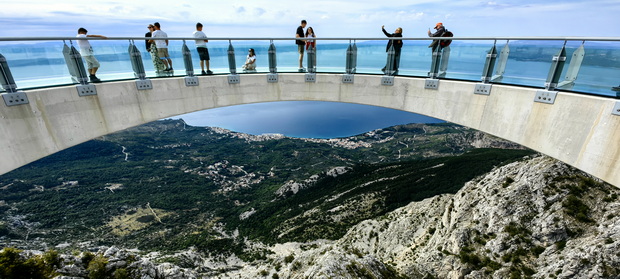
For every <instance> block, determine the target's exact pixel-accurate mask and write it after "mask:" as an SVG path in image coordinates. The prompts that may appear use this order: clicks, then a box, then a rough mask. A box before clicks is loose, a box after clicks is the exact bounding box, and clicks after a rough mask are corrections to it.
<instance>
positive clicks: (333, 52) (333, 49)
mask: <svg viewBox="0 0 620 279" xmlns="http://www.w3.org/2000/svg"><path fill="white" fill-rule="evenodd" d="M356 45H357V44H356ZM347 47H349V41H318V42H317V43H316V60H317V61H316V65H317V66H316V71H317V72H321V73H344V72H345V70H346V64H347ZM307 62H308V60H307V58H306V57H304V67H307Z"/></svg>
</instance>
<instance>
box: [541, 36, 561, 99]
mask: <svg viewBox="0 0 620 279" xmlns="http://www.w3.org/2000/svg"><path fill="white" fill-rule="evenodd" d="M564 63H566V41H564V44H563V45H562V48H561V49H560V51H558V53H557V54H556V55H555V56H553V59H552V61H551V67H550V68H549V74H548V75H547V81H546V82H545V89H544V90H538V91H536V95H535V96H534V102H539V103H545V104H553V103H555V97H556V96H557V93H558V92H557V91H556V88H557V87H558V81H559V80H560V76H561V75H562V70H563V69H564Z"/></svg>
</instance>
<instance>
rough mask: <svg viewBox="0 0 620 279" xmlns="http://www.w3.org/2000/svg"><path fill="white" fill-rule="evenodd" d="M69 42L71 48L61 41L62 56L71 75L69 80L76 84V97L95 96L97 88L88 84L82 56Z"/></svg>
mask: <svg viewBox="0 0 620 279" xmlns="http://www.w3.org/2000/svg"><path fill="white" fill-rule="evenodd" d="M69 42H70V43H71V47H69V46H67V44H66V43H64V41H63V44H64V46H63V48H62V54H63V56H64V58H65V63H66V64H67V68H68V69H69V73H70V74H71V79H72V80H73V82H74V83H78V85H76V86H75V87H76V89H77V92H78V95H79V96H88V95H97V88H96V87H95V85H94V84H89V83H88V75H87V74H86V68H85V67H84V61H83V60H82V55H80V52H79V51H78V50H77V49H76V48H75V47H74V46H73V42H72V41H69Z"/></svg>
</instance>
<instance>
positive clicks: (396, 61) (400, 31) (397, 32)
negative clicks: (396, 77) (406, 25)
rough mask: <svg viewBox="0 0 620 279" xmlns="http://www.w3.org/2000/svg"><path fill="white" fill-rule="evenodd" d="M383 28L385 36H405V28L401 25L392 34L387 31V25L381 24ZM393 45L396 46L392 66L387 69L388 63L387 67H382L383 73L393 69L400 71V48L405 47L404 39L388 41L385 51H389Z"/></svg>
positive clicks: (396, 71)
mask: <svg viewBox="0 0 620 279" xmlns="http://www.w3.org/2000/svg"><path fill="white" fill-rule="evenodd" d="M381 30H382V31H383V34H385V36H386V37H388V38H391V37H402V36H403V29H402V28H400V27H398V28H396V30H395V31H394V33H392V34H390V33H388V32H387V31H385V25H382V26H381ZM392 46H394V59H393V60H392V68H391V69H387V67H388V65H387V64H386V65H385V67H383V69H381V71H383V73H386V71H388V70H389V71H393V73H394V74H397V73H398V66H399V64H400V50H401V49H402V48H403V41H402V40H389V41H388V43H387V46H386V47H385V52H389V51H390V47H392Z"/></svg>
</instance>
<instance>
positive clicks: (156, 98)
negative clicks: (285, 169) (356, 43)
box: [0, 73, 620, 187]
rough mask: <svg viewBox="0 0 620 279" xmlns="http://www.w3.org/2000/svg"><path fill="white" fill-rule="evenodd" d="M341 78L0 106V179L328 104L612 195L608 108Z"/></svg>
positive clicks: (564, 98)
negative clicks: (149, 140)
mask: <svg viewBox="0 0 620 279" xmlns="http://www.w3.org/2000/svg"><path fill="white" fill-rule="evenodd" d="M341 80H342V75H340V74H317V76H316V82H305V78H304V75H303V74H296V73H291V74H282V73H280V74H279V81H278V82H277V83H268V82H267V77H266V74H251V75H242V76H241V83H239V84H229V83H228V79H227V76H201V77H199V81H200V84H199V86H192V87H186V86H185V83H184V80H183V78H162V79H153V80H152V83H153V88H154V89H152V90H137V88H136V84H135V82H134V81H133V80H132V81H119V82H109V83H103V84H97V85H96V87H97V95H93V96H85V97H79V96H78V94H77V91H76V89H75V87H74V86H65V87H56V88H46V89H37V90H30V91H28V92H27V95H28V99H29V101H30V103H29V104H27V105H19V106H11V107H7V106H0V117H1V119H0V130H1V135H0V154H2V160H0V173H6V172H8V171H11V170H13V169H15V168H18V167H20V166H23V165H25V164H27V163H30V162H32V161H35V160H37V159H40V158H42V157H45V156H47V155H50V154H53V153H55V152H58V151H60V150H62V149H65V148H68V147H71V146H73V145H76V144H79V143H82V142H84V141H87V140H90V139H93V138H96V137H99V136H102V135H106V134H109V133H113V132H116V131H120V130H123V129H126V128H129V127H133V126H137V125H140V124H144V123H148V122H151V121H155V120H158V119H162V118H166V117H170V116H175V115H179V114H184V113H189V112H194V111H199V110H205V109H210V108H216V107H223V106H231V105H241V104H249V103H260V102H273V101H303V100H313V101H332V102H346V103H357V104H366V105H374V106H382V107H386V108H392V109H399V110H404V111H409V112H414V113H418V114H423V115H427V116H431V117H435V118H439V119H443V120H446V121H449V122H453V123H456V124H460V125H463V126H467V127H471V128H474V129H477V130H480V131H483V132H486V133H489V134H492V135H495V136H498V137H501V138H504V139H507V140H510V141H513V142H516V143H519V144H522V145H524V146H527V147H529V148H531V149H534V150H536V151H539V152H541V153H544V154H547V155H549V156H551V157H554V158H557V159H559V160H561V161H563V162H566V163H568V164H570V165H572V166H575V167H577V168H579V169H581V170H583V171H585V172H588V173H590V174H592V175H594V176H597V177H599V178H601V179H603V180H605V181H607V182H609V183H611V184H613V185H615V186H618V187H620V144H619V143H620V117H619V116H616V115H612V114H611V111H612V109H613V108H614V105H615V100H614V99H609V98H602V97H597V96H588V95H580V94H572V93H568V92H560V93H558V96H557V98H556V100H555V103H554V104H552V105H550V104H544V103H538V102H534V97H535V94H536V91H537V90H536V89H532V88H524V87H518V86H507V85H493V88H492V92H491V94H490V95H488V96H487V95H478V94H473V92H474V86H475V84H476V83H474V82H467V81H453V80H441V81H440V83H439V87H438V89H436V90H434V89H425V88H424V85H425V79H424V78H416V77H395V80H394V85H393V86H385V85H382V84H381V76H377V75H361V74H360V75H356V76H355V83H353V84H350V83H342V81H341Z"/></svg>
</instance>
